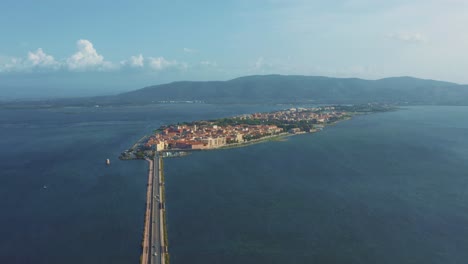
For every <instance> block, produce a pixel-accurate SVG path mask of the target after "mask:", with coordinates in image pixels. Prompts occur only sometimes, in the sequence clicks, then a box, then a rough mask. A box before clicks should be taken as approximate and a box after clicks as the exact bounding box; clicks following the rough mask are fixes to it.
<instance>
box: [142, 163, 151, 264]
mask: <svg viewBox="0 0 468 264" xmlns="http://www.w3.org/2000/svg"><path fill="white" fill-rule="evenodd" d="M145 160H146V161H148V164H149V168H148V184H147V187H146V209H145V220H144V225H143V241H142V244H141V246H142V253H141V256H140V263H141V264H145V263H148V250H149V238H150V234H149V232H150V223H151V220H150V217H151V192H152V186H153V173H154V172H153V161H152V160H151V159H148V158H146V159H145Z"/></svg>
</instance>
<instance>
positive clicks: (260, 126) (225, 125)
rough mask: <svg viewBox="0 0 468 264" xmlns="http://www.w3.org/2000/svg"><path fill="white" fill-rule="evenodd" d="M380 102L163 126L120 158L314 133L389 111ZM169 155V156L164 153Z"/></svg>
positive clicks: (229, 145)
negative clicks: (354, 117) (356, 117)
mask: <svg viewBox="0 0 468 264" xmlns="http://www.w3.org/2000/svg"><path fill="white" fill-rule="evenodd" d="M390 109H392V107H390V106H387V105H381V104H366V105H359V106H341V105H339V106H321V107H312V108H303V107H294V108H290V109H286V110H281V111H274V112H269V113H254V114H244V115H239V116H234V117H230V118H222V119H216V120H208V121H194V122H190V123H179V124H172V125H164V126H161V127H160V128H158V129H157V130H155V132H154V134H152V135H149V136H145V137H143V138H142V139H140V140H139V141H138V142H137V143H136V144H135V145H134V146H133V147H132V148H130V149H129V150H127V151H125V152H123V153H122V155H121V159H143V158H144V157H148V156H151V155H152V154H154V152H155V151H156V152H163V153H164V152H167V153H168V154H170V153H171V152H180V151H194V150H210V149H219V148H225V147H234V146H239V145H245V144H249V143H253V142H258V141H262V140H265V139H269V138H274V137H281V136H286V135H294V134H301V133H313V132H317V131H319V130H321V129H323V128H324V127H325V126H326V125H328V124H332V123H335V122H337V121H340V120H344V119H349V118H351V117H352V116H353V115H356V114H360V113H370V112H378V111H388V110H390ZM166 156H168V155H166Z"/></svg>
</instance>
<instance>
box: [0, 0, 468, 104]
mask: <svg viewBox="0 0 468 264" xmlns="http://www.w3.org/2000/svg"><path fill="white" fill-rule="evenodd" d="M25 7H27V8H25ZM0 10H1V11H0V14H1V16H0V30H1V31H2V32H3V34H2V35H1V36H0V41H1V43H2V45H1V47H0V98H3V99H6V98H10V99H13V98H36V97H70V96H88V95H103V94H115V93H119V92H123V91H130V90H135V89H138V88H142V87H145V86H149V85H155V84H162V83H168V82H173V81H182V80H193V81H207V80H229V79H233V78H236V77H240V76H247V75H256V74H273V73H274V74H284V75H313V76H329V77H356V78H363V79H380V78H384V77H392V76H414V77H417V78H423V79H435V80H444V81H450V82H456V83H468V77H466V74H465V72H464V69H466V68H468V54H467V53H466V52H464V50H465V47H466V46H467V44H468V36H467V35H463V34H460V32H464V28H463V26H462V25H465V24H468V17H467V16H466V13H468V2H466V1H461V0H444V1H442V0H430V1H421V0H413V1H402V0H398V1H392V2H391V3H389V2H388V1H383V0H378V1H370V0H340V1H334V2H333V3H323V2H321V1H303V0H293V1H282V0H261V1H256V2H252V1H246V0H229V1H223V2H222V3H219V2H216V1H203V2H183V1H171V2H161V1H143V2H140V3H139V4H138V5H135V4H134V3H131V2H127V3H121V2H119V3H115V2H111V1H100V2H99V3H96V2H94V1H89V0H85V1H81V2H79V3H78V2H66V3H65V2H54V1H51V0H46V1H41V2H37V1H30V0H22V1H12V0H6V1H2V2H1V3H0ZM77 21H79V23H77ZM31 25H34V26H31Z"/></svg>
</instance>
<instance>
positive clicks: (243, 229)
mask: <svg viewBox="0 0 468 264" xmlns="http://www.w3.org/2000/svg"><path fill="white" fill-rule="evenodd" d="M165 171H166V190H167V204H166V209H167V216H168V222H169V243H170V246H169V250H170V253H171V263H173V264H182V263H225V264H229V263H372V264H374V263H444V264H447V263H466V261H467V259H468V107H413V108H408V109H405V110H401V111H396V112H388V113H380V114H372V115H365V116H358V117H355V118H353V120H350V121H346V122H341V123H339V124H337V125H336V126H332V127H327V128H326V129H325V130H324V131H322V132H319V133H316V134H305V135H299V136H294V137H290V138H289V139H288V140H287V141H286V142H267V143H263V144H257V145H252V146H248V147H244V148H237V149H228V150H218V151H210V152H199V153H194V154H193V155H190V156H187V157H184V158H180V159H168V160H165Z"/></svg>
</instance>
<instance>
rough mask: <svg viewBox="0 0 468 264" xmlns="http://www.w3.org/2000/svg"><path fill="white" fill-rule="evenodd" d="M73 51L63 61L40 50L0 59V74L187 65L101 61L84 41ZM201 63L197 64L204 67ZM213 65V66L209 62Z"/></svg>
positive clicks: (183, 66) (134, 59) (179, 65)
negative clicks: (22, 55)
mask: <svg viewBox="0 0 468 264" xmlns="http://www.w3.org/2000/svg"><path fill="white" fill-rule="evenodd" d="M76 48H77V51H76V52H75V53H74V54H72V55H70V56H69V57H67V58H62V59H58V60H57V59H55V58H54V57H53V56H52V55H50V54H47V53H45V52H44V50H43V49H42V48H38V49H37V50H35V51H29V52H28V54H27V56H26V57H24V58H23V57H10V58H4V59H3V60H0V73H34V72H54V71H69V72H93V71H97V72H112V71H119V70H125V69H129V68H131V69H134V70H135V69H140V70H150V71H162V70H167V69H176V70H184V69H187V68H188V67H189V64H188V63H185V62H178V61H176V60H167V59H165V58H164V57H144V56H143V55H142V54H138V55H135V56H131V57H130V58H128V59H125V60H122V61H120V62H112V61H108V60H105V59H104V56H103V55H101V54H100V53H98V51H97V50H96V48H95V47H94V45H93V43H92V42H91V41H89V40H87V39H80V40H78V41H77V42H76ZM206 63H207V62H206V61H201V62H200V64H201V65H203V64H206ZM213 64H215V63H213Z"/></svg>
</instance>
